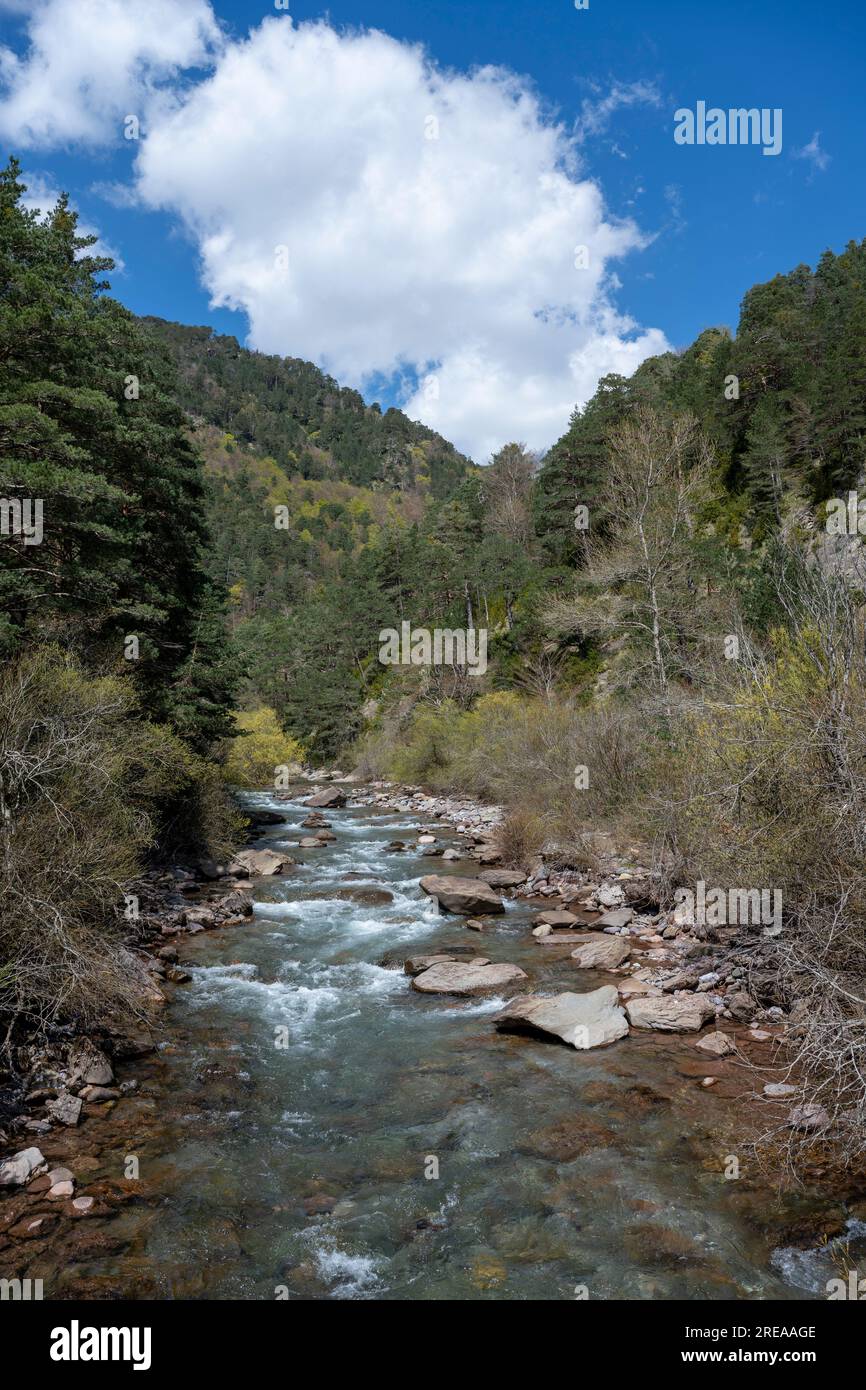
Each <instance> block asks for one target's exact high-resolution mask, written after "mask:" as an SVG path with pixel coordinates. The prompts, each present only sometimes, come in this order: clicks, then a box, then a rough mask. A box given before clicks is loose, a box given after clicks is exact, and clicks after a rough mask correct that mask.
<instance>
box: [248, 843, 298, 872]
mask: <svg viewBox="0 0 866 1390" xmlns="http://www.w3.org/2000/svg"><path fill="white" fill-rule="evenodd" d="M302 843H303V842H302ZM293 863H294V860H292V859H290V858H289V856H288V855H286V854H277V853H275V851H274V850H272V849H242V850H240V851H239V852H238V853H237V854H236V855H235V857H234V860H233V863H232V867H234V865H235V864H239V865H240V867H241V868H242V869H245V870H246V871H247V873H248V874H249V876H250V878H255V877H257V876H261V877H263V878H269V877H271V876H272V875H273V874H281V873H282V872H283V869H284V868H285V867H286V865H287V864H288V865H289V866H291V865H292V864H293Z"/></svg>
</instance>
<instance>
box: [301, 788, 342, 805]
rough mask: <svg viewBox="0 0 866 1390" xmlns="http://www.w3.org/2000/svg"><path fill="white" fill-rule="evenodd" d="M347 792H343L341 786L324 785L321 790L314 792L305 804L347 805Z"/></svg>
mask: <svg viewBox="0 0 866 1390" xmlns="http://www.w3.org/2000/svg"><path fill="white" fill-rule="evenodd" d="M345 804H346V793H345V792H341V791H340V788H339V787H323V788H322V790H321V791H320V792H314V793H313V795H312V796H308V797H307V799H306V801H305V802H304V805H305V806H345Z"/></svg>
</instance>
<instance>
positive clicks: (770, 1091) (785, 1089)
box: [764, 1081, 797, 1100]
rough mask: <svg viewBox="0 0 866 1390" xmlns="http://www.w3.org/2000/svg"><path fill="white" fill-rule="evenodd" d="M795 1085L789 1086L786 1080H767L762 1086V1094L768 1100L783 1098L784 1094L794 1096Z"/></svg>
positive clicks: (795, 1092)
mask: <svg viewBox="0 0 866 1390" xmlns="http://www.w3.org/2000/svg"><path fill="white" fill-rule="evenodd" d="M796 1094H797V1087H796V1086H789V1085H788V1083H787V1082H786V1081H768V1082H767V1084H766V1086H765V1087H764V1095H765V1096H767V1097H768V1098H769V1099H770V1100H784V1099H785V1097H786V1096H795V1095H796Z"/></svg>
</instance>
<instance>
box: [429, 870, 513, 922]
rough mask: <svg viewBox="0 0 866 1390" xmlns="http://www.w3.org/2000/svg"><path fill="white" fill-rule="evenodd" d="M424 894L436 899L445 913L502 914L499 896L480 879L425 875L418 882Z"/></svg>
mask: <svg viewBox="0 0 866 1390" xmlns="http://www.w3.org/2000/svg"><path fill="white" fill-rule="evenodd" d="M420 886H421V887H422V888H423V889H424V892H425V893H429V894H430V896H431V897H432V898H436V899H437V901H438V903H439V906H440V908H442V909H444V911H445V912H458V913H462V914H463V915H464V916H465V917H474V916H476V915H477V913H479V912H481V913H484V912H504V911H505V907H504V906H503V902H502V899H501V898H500V896H499V894H498V893H497V892H495V891H494V889H493V888H491V887H490V884H489V883H484V882H483V881H482V880H481V879H480V878H460V877H458V875H457V874H455V875H453V877H452V875H450V874H427V875H426V877H425V878H422V879H421V880H420Z"/></svg>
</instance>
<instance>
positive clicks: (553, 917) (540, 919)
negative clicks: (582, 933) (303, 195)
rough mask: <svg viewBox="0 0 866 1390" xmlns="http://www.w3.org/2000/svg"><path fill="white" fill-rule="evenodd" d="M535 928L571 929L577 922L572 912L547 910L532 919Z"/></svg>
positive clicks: (556, 909)
mask: <svg viewBox="0 0 866 1390" xmlns="http://www.w3.org/2000/svg"><path fill="white" fill-rule="evenodd" d="M532 921H533V925H534V926H536V927H573V926H575V925H576V924H577V923H578V922H579V921H580V918H579V917H575V915H574V913H573V912H566V911H565V909H564V908H555V907H554V908H549V909H547V910H546V911H545V912H539V914H538V916H537V917H533V919H532Z"/></svg>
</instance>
